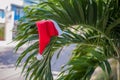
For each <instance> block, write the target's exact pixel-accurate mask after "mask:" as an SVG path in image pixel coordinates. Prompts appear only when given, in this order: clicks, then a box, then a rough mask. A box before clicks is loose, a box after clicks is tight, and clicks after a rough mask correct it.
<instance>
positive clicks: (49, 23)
mask: <svg viewBox="0 0 120 80" xmlns="http://www.w3.org/2000/svg"><path fill="white" fill-rule="evenodd" d="M36 26H37V29H38V34H39V54H38V55H37V59H38V60H41V59H43V56H42V53H43V52H44V50H45V48H46V47H47V45H48V44H49V43H50V39H51V38H52V37H53V36H60V35H61V34H62V30H61V29H60V27H59V25H58V24H57V23H56V22H55V21H53V20H42V21H37V22H36Z"/></svg>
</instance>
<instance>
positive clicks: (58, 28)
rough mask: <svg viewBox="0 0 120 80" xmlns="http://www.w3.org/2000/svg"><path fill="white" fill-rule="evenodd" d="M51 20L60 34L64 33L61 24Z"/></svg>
mask: <svg viewBox="0 0 120 80" xmlns="http://www.w3.org/2000/svg"><path fill="white" fill-rule="evenodd" d="M51 21H52V22H53V24H54V26H55V28H56V29H57V31H58V35H59V36H60V35H61V34H62V33H63V32H62V30H61V29H60V27H59V25H58V24H57V23H56V22H55V21H54V20H51Z"/></svg>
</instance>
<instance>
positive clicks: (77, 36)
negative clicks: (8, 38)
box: [15, 0, 120, 80]
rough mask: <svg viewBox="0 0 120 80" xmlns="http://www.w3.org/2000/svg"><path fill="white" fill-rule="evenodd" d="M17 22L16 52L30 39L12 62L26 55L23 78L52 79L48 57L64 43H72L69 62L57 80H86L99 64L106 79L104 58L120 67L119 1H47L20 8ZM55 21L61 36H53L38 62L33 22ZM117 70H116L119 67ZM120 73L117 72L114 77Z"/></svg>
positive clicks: (19, 61)
mask: <svg viewBox="0 0 120 80" xmlns="http://www.w3.org/2000/svg"><path fill="white" fill-rule="evenodd" d="M24 11H25V16H24V17H23V18H21V20H20V21H19V27H18V34H17V37H16V39H15V40H16V41H18V40H19V41H20V42H19V43H18V45H17V46H16V48H15V50H16V51H17V50H18V49H19V48H20V47H21V46H22V45H24V44H25V43H28V42H33V44H32V45H30V46H29V47H28V48H27V49H25V51H23V52H22V53H21V55H20V56H19V58H18V60H17V62H16V65H17V66H18V65H19V64H20V63H21V61H22V59H23V58H24V57H25V56H26V55H27V54H29V56H28V57H27V59H26V61H25V63H24V67H23V72H25V76H26V80H27V79H28V78H29V80H53V76H52V72H51V65H50V64H51V58H52V56H53V55H54V52H55V51H56V50H59V52H58V56H59V54H60V52H61V50H62V49H63V47H64V46H66V45H71V44H76V47H75V49H74V50H73V52H72V57H71V59H70V60H69V62H68V63H67V64H66V65H65V66H64V67H63V71H62V72H61V73H60V75H59V76H58V80H90V78H91V76H92V74H93V72H94V71H95V69H96V68H97V67H98V66H99V67H101V69H102V70H103V71H104V72H105V74H106V76H108V77H106V79H109V75H110V74H111V67H110V64H109V62H108V59H110V58H114V59H116V60H117V61H118V67H120V50H119V49H120V42H119V41H120V7H119V0H55V2H54V0H48V1H47V2H43V3H38V4H36V5H33V6H31V7H26V8H25V9H24ZM42 19H53V20H55V21H56V22H57V23H58V24H59V25H60V27H61V28H62V30H63V31H65V32H66V33H64V34H62V37H53V38H52V39H51V43H50V44H49V45H48V46H47V48H46V50H45V51H44V53H43V55H44V57H45V59H43V60H41V61H38V60H36V59H35V57H34V56H35V55H36V54H37V52H38V34H37V29H36V26H35V22H36V21H38V20H42ZM119 71H120V70H119ZM119 75H120V73H119V72H118V80H119V79H120V78H119Z"/></svg>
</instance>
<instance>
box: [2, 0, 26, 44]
mask: <svg viewBox="0 0 120 80" xmlns="http://www.w3.org/2000/svg"><path fill="white" fill-rule="evenodd" d="M23 6H24V1H23V0H1V1H0V42H1V43H3V42H4V43H9V42H11V41H12V38H13V31H12V30H13V28H14V24H15V22H16V21H17V20H19V19H20V17H22V16H23Z"/></svg>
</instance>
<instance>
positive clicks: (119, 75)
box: [117, 59, 120, 80]
mask: <svg viewBox="0 0 120 80" xmlns="http://www.w3.org/2000/svg"><path fill="white" fill-rule="evenodd" d="M117 80H120V59H118V61H117Z"/></svg>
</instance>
